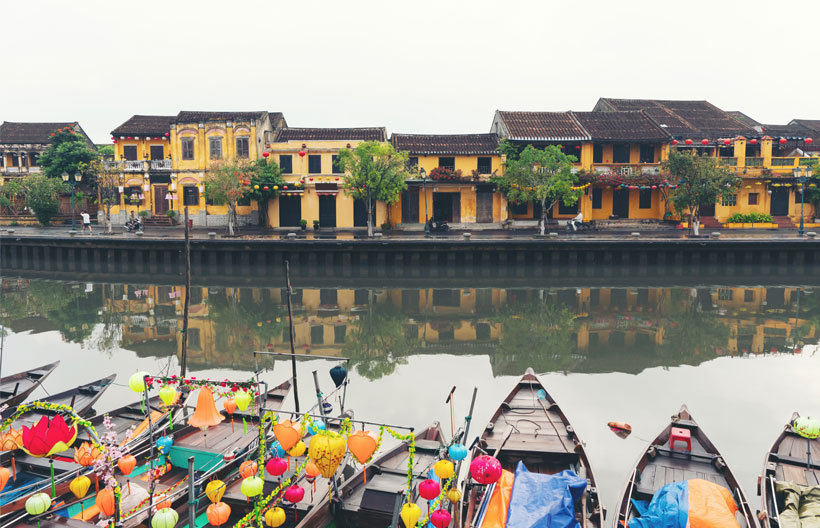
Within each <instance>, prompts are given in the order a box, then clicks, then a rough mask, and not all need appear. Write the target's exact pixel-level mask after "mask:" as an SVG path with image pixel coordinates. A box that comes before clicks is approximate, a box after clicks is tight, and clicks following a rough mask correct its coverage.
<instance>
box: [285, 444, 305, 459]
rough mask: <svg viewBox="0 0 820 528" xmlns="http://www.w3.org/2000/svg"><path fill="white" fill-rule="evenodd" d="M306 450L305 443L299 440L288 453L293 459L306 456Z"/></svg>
mask: <svg viewBox="0 0 820 528" xmlns="http://www.w3.org/2000/svg"><path fill="white" fill-rule="evenodd" d="M306 450H307V446H306V445H305V443H304V442H302V441H301V440H299V441H298V442H296V445H295V446H293V447H292V448H290V451H288V454H289V455H290V456H292V457H298V456H302V455H304V454H305V451H306Z"/></svg>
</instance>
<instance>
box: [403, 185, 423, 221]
mask: <svg viewBox="0 0 820 528" xmlns="http://www.w3.org/2000/svg"><path fill="white" fill-rule="evenodd" d="M401 223H402V224H418V223H420V222H419V190H418V189H410V190H407V191H403V192H402V193H401Z"/></svg>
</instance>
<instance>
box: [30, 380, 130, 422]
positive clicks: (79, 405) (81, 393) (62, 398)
mask: <svg viewBox="0 0 820 528" xmlns="http://www.w3.org/2000/svg"><path fill="white" fill-rule="evenodd" d="M116 377H117V375H116V374H111V375H110V376H107V377H105V378H102V379H98V380H96V381H92V382H91V383H86V384H85V385H80V386H78V387H75V388H73V389H69V390H67V391H63V392H59V393H57V394H52V395H51V396H48V397H47V398H42V399H40V400H39V401H43V402H48V403H55V404H59V405H68V406H69V407H71V408H73V409H74V412H76V413H77V414H78V415H80V416H83V417H84V416H87V415H88V414H90V413H91V412H92V407H93V406H94V404H95V403H97V400H99V399H100V397H101V396H102V395H103V393H104V392H105V391H106V390H107V389H108V387H110V386H111V383H113V382H114V379H115V378H116ZM53 414H54V413H50V412H48V411H42V410H35V411H32V412H29V413H26V414H24V415H23V416H21V417H20V418H19V419H18V420H17V421H16V422H15V426H14V427H15V428H16V429H20V427H21V426H23V425H28V426H31V425H34V424H35V423H37V422H38V421H39V420H40V418H41V417H42V416H44V415H49V416H50V415H53Z"/></svg>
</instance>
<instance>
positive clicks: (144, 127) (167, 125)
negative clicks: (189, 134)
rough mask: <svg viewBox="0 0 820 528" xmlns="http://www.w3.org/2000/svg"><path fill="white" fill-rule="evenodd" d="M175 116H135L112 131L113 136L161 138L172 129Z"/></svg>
mask: <svg viewBox="0 0 820 528" xmlns="http://www.w3.org/2000/svg"><path fill="white" fill-rule="evenodd" d="M173 120H174V116H149V115H135V116H131V117H130V118H129V119H128V121H126V122H125V123H123V124H121V125H120V126H118V127H117V128H115V129H114V130H112V131H111V135H112V136H159V137H162V136H164V135H165V134H167V133H168V132H169V131H170V129H171V122H172V121H173Z"/></svg>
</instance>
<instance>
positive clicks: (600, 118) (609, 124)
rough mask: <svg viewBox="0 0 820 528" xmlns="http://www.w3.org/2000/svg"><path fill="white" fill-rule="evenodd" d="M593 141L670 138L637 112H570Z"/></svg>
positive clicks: (646, 117)
mask: <svg viewBox="0 0 820 528" xmlns="http://www.w3.org/2000/svg"><path fill="white" fill-rule="evenodd" d="M572 115H573V116H574V117H575V120H576V121H578V123H580V125H581V126H582V127H583V128H584V130H586V132H587V133H588V134H589V136H590V137H591V138H592V140H593V141H668V140H670V139H671V136H670V135H669V133H668V132H666V131H665V130H664V129H663V128H661V127H659V126H658V125H657V124H656V123H655V122H654V121H652V120H651V119H650V118H649V117H648V116H647V115H646V114H644V113H643V112H641V111H637V112H634V111H632V112H572Z"/></svg>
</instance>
